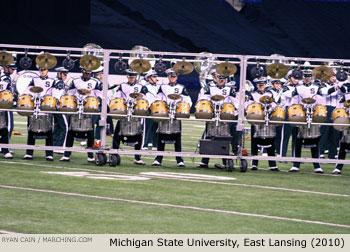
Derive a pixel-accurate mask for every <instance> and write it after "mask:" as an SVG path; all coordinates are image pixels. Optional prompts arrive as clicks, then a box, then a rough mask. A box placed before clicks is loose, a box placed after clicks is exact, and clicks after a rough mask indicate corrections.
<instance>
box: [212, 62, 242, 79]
mask: <svg viewBox="0 0 350 252" xmlns="http://www.w3.org/2000/svg"><path fill="white" fill-rule="evenodd" d="M216 72H217V73H218V74H220V75H222V76H230V75H232V74H235V73H236V72H237V67H236V66H235V64H233V63H228V62H225V63H221V64H219V65H217V66H216Z"/></svg>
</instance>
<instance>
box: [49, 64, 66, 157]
mask: <svg viewBox="0 0 350 252" xmlns="http://www.w3.org/2000/svg"><path fill="white" fill-rule="evenodd" d="M55 70H56V71H57V77H56V79H55V87H56V90H57V91H56V92H53V96H54V97H55V98H57V99H58V100H59V99H60V97H61V96H62V95H63V94H64V92H65V81H66V80H67V75H68V69H66V68H64V67H57V68H55ZM53 121H54V129H53V133H52V135H53V145H54V146H65V144H66V139H67V133H68V119H67V117H66V116H65V115H63V114H53ZM54 152H55V153H59V154H63V152H60V151H54Z"/></svg>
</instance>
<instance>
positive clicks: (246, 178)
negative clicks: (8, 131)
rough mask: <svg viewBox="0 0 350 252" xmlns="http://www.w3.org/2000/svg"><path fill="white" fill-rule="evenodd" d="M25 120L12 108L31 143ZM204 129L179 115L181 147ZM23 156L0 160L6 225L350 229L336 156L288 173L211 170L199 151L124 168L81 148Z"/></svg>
mask: <svg viewBox="0 0 350 252" xmlns="http://www.w3.org/2000/svg"><path fill="white" fill-rule="evenodd" d="M25 122H26V118H25V117H20V116H17V115H16V116H15V130H16V131H18V132H20V133H21V134H22V135H18V136H17V135H16V136H13V138H12V139H11V143H17V144H24V143H25V142H26V125H25ZM203 129H204V123H201V122H198V123H197V122H184V123H183V137H182V140H183V149H184V151H186V152H191V151H192V152H194V151H195V150H196V147H197V144H198V139H199V138H200V136H201V135H202V132H203ZM108 143H109V144H110V143H111V138H108ZM38 144H43V140H40V141H38ZM249 145H250V144H249V142H247V147H249ZM77 146H78V143H77ZM123 148H125V149H127V148H128V147H125V146H124V147H123ZM166 150H169V151H173V146H171V145H169V146H167V148H166ZM248 150H249V148H248ZM303 153H304V156H305V157H310V151H309V150H307V151H304V152H303ZM23 155H24V151H23V150H15V157H14V159H13V160H5V159H1V160H0V216H1V218H0V233H6V232H15V233H32V234H36V233H61V234H73V233H86V234H101V233H102V234H108V233H135V234H138V233H139V234H143V233H170V234H174V233H185V234H186V233H188V234H191V233H208V234H214V233H215V234H220V233H221V234H222V233H252V234H254V233H289V234H291V233H339V234H344V233H350V213H349V211H348V209H349V207H350V200H349V198H350V194H349V191H350V173H349V167H347V165H345V166H344V169H343V173H342V175H341V176H334V175H331V174H330V173H331V171H332V170H333V167H334V165H332V164H322V168H323V169H324V171H325V173H326V174H324V175H319V174H314V173H313V167H312V164H308V163H305V164H302V165H301V172H300V173H299V174H290V173H288V172H287V171H288V169H289V168H290V167H291V164H290V163H289V164H281V163H278V166H279V168H280V169H281V172H279V173H276V172H270V171H268V170H267V162H266V161H260V163H259V164H261V165H259V170H258V171H251V170H248V171H247V172H246V173H241V172H239V169H237V166H238V163H236V162H235V166H236V169H235V170H234V171H233V172H232V173H229V172H226V171H223V170H219V169H215V168H213V167H214V163H215V162H217V163H219V162H221V161H220V160H211V163H210V166H211V168H208V169H199V168H196V166H197V164H198V162H199V159H198V158H196V159H194V160H193V159H192V158H185V164H186V167H184V168H178V167H177V166H176V162H175V158H174V157H165V158H164V161H163V165H162V166H161V167H152V166H151V163H152V161H153V159H154V157H152V156H144V157H143V160H144V161H145V162H146V164H147V165H145V166H136V165H134V164H133V163H132V161H133V157H129V156H122V161H121V165H120V166H117V167H110V166H108V165H106V166H102V167H98V166H95V165H94V164H89V163H87V162H86V158H87V156H86V154H85V153H73V154H72V157H71V162H70V163H61V162H59V161H58V159H59V158H60V157H61V155H57V154H55V161H54V162H47V161H45V155H44V152H43V151H35V153H34V160H33V161H24V160H21V158H22V157H23Z"/></svg>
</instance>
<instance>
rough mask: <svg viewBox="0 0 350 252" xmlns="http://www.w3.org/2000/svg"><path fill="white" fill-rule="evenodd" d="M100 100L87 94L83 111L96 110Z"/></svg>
mask: <svg viewBox="0 0 350 252" xmlns="http://www.w3.org/2000/svg"><path fill="white" fill-rule="evenodd" d="M99 106H100V102H99V100H98V99H97V98H96V97H93V96H88V97H86V100H85V102H84V112H98V107H99Z"/></svg>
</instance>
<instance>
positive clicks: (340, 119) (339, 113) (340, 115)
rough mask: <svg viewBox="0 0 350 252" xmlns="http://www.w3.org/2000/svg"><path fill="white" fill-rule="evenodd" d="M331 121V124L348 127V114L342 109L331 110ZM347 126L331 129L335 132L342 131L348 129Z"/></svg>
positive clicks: (349, 122) (336, 126) (349, 121)
mask: <svg viewBox="0 0 350 252" xmlns="http://www.w3.org/2000/svg"><path fill="white" fill-rule="evenodd" d="M332 121H333V123H341V124H349V126H350V119H349V114H348V113H347V112H346V110H345V109H344V108H336V109H334V110H333V112H332ZM349 126H340V125H334V126H333V127H334V128H335V129H336V130H339V131H342V130H345V129H347V128H349Z"/></svg>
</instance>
